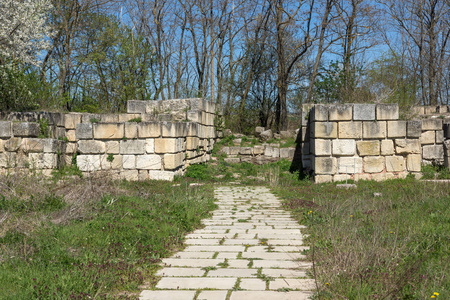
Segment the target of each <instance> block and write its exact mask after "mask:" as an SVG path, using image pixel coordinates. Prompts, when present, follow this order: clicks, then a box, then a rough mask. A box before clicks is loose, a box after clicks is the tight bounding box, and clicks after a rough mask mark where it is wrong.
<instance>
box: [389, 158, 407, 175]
mask: <svg viewBox="0 0 450 300" xmlns="http://www.w3.org/2000/svg"><path fill="white" fill-rule="evenodd" d="M404 170H405V159H404V158H403V156H386V171H388V172H402V171H404Z"/></svg>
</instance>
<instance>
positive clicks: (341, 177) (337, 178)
mask: <svg viewBox="0 0 450 300" xmlns="http://www.w3.org/2000/svg"><path fill="white" fill-rule="evenodd" d="M349 179H352V176H351V175H349V174H336V175H334V176H333V181H334V182H340V181H347V180H349ZM349 186H352V185H351V184H349ZM354 186H355V188H356V185H354ZM336 187H337V186H336ZM348 188H350V187H346V189H348Z"/></svg>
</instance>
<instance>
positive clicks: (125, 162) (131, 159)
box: [122, 155, 136, 169]
mask: <svg viewBox="0 0 450 300" xmlns="http://www.w3.org/2000/svg"><path fill="white" fill-rule="evenodd" d="M122 168H123V169H136V155H122Z"/></svg>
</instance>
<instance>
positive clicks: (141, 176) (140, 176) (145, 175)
mask: <svg viewBox="0 0 450 300" xmlns="http://www.w3.org/2000/svg"><path fill="white" fill-rule="evenodd" d="M138 172H139V174H138V180H139V181H144V180H148V179H149V176H148V171H147V170H138Z"/></svg>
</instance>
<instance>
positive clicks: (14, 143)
mask: <svg viewBox="0 0 450 300" xmlns="http://www.w3.org/2000/svg"><path fill="white" fill-rule="evenodd" d="M21 145H22V139H21V138H17V137H12V138H10V139H9V140H7V141H6V142H5V144H4V147H5V151H9V152H17V151H18V150H19V148H20V146H21Z"/></svg>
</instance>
